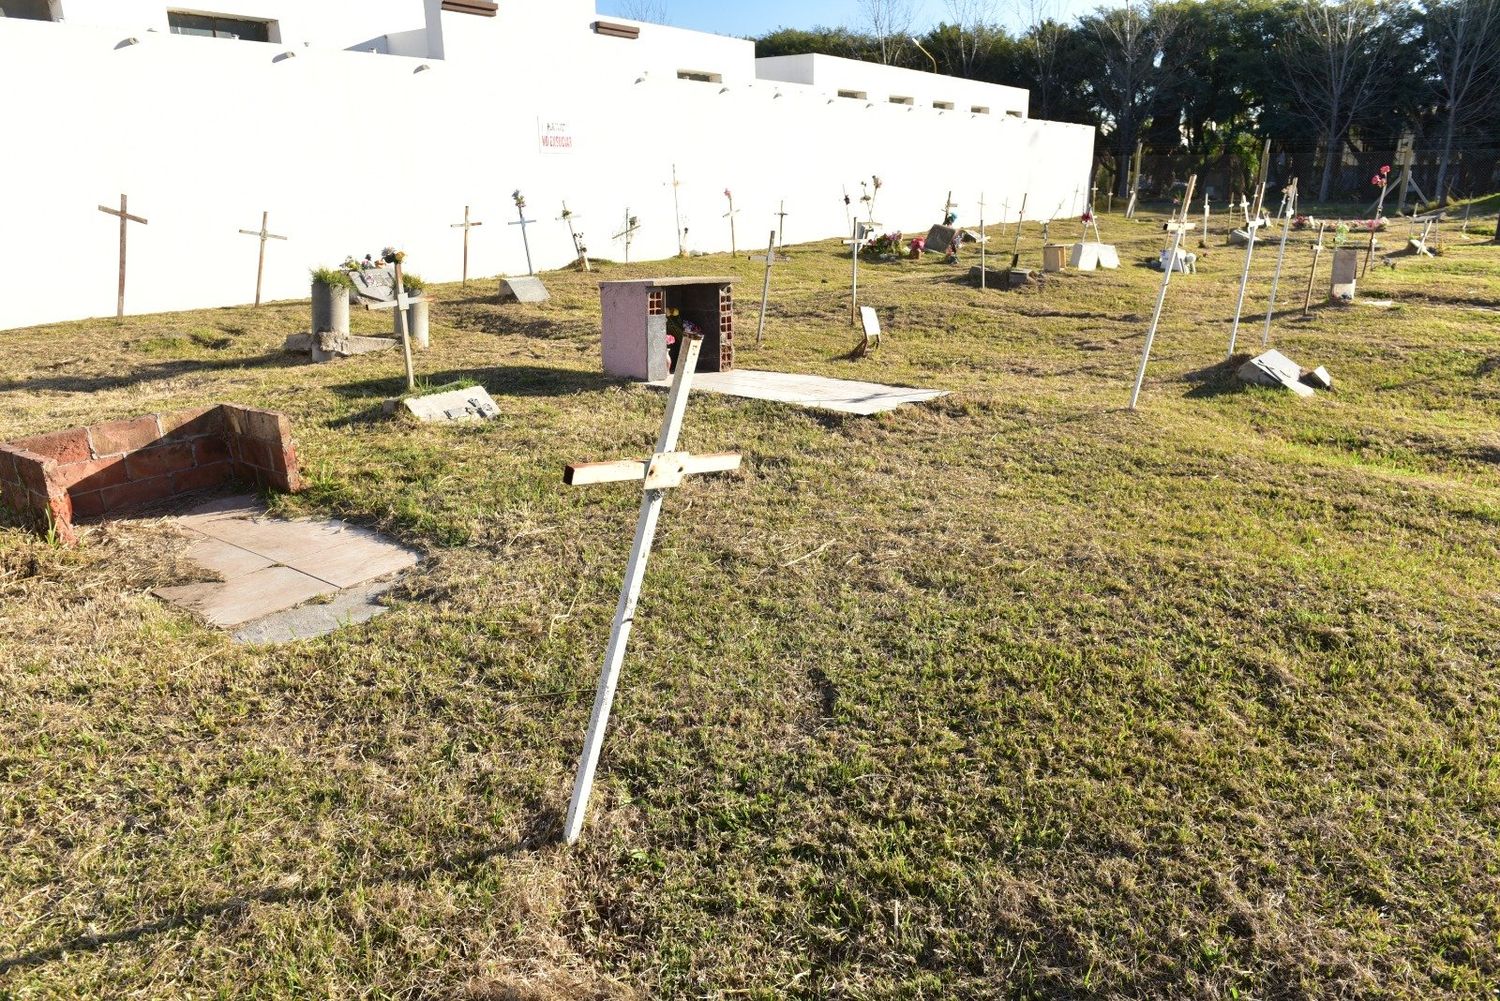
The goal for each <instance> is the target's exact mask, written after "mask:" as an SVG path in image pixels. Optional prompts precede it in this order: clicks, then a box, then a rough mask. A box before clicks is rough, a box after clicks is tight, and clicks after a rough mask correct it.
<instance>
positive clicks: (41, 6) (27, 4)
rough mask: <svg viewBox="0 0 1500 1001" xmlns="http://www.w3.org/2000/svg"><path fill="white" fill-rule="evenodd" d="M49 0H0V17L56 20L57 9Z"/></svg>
mask: <svg viewBox="0 0 1500 1001" xmlns="http://www.w3.org/2000/svg"><path fill="white" fill-rule="evenodd" d="M54 6H55V5H54V4H52V3H51V2H50V0H0V17H19V18H21V19H23V20H26V21H56V20H57V11H56V10H54V9H53V8H54Z"/></svg>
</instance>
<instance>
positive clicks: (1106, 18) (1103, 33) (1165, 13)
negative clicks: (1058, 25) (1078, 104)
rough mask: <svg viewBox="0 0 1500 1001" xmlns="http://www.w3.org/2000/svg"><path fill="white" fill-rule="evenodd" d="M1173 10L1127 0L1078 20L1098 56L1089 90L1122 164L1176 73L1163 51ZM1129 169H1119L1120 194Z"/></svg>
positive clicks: (1151, 2)
mask: <svg viewBox="0 0 1500 1001" xmlns="http://www.w3.org/2000/svg"><path fill="white" fill-rule="evenodd" d="M1175 13H1176V12H1175V10H1174V9H1173V8H1171V7H1168V6H1166V5H1164V4H1161V3H1158V2H1156V0H1126V2H1125V4H1124V6H1121V7H1113V8H1105V7H1101V8H1099V9H1098V10H1096V11H1095V12H1094V13H1092V14H1090V15H1088V16H1087V17H1084V18H1081V19H1080V21H1079V24H1080V27H1081V28H1082V30H1083V31H1084V32H1086V33H1087V34H1088V35H1089V38H1090V41H1091V43H1092V45H1093V48H1094V52H1095V57H1096V59H1095V64H1094V66H1093V67H1091V69H1092V71H1093V72H1092V77H1093V79H1091V80H1090V81H1089V83H1090V89H1091V90H1092V93H1093V99H1094V102H1095V104H1096V105H1097V106H1098V108H1099V111H1100V113H1101V118H1102V119H1103V120H1104V121H1106V122H1107V123H1109V125H1110V136H1111V138H1112V139H1113V140H1114V147H1115V153H1116V156H1117V157H1118V158H1119V160H1118V162H1119V163H1120V164H1123V163H1125V162H1126V161H1127V160H1128V158H1129V157H1130V155H1131V153H1132V152H1133V151H1134V149H1135V144H1136V139H1137V137H1138V136H1139V135H1140V134H1141V132H1142V131H1143V130H1144V129H1145V127H1146V124H1147V122H1148V120H1149V119H1150V115H1151V111H1152V109H1153V107H1154V106H1155V103H1156V94H1157V90H1158V89H1159V88H1160V87H1161V85H1162V82H1163V81H1164V80H1166V79H1168V78H1169V77H1170V76H1171V75H1172V73H1173V70H1172V69H1171V68H1170V64H1169V63H1167V62H1166V60H1165V58H1164V55H1165V52H1164V49H1165V46H1166V42H1167V40H1168V39H1169V38H1170V37H1171V36H1172V33H1173V30H1174V27H1175V23H1176V16H1175ZM1127 173H1128V172H1127V171H1124V170H1120V171H1117V176H1118V178H1119V184H1120V191H1119V193H1120V195H1121V197H1124V196H1125V195H1126V194H1127V193H1128V192H1127V190H1126V174H1127Z"/></svg>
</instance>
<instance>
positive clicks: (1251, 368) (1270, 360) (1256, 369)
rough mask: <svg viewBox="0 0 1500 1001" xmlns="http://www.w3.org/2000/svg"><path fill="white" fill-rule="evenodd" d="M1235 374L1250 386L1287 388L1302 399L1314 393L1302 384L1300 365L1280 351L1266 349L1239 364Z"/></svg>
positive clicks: (1309, 387)
mask: <svg viewBox="0 0 1500 1001" xmlns="http://www.w3.org/2000/svg"><path fill="white" fill-rule="evenodd" d="M1237 375H1238V376H1239V379H1240V381H1241V382H1248V383H1249V384H1250V385H1252V386H1273V387H1280V388H1282V389H1289V390H1291V391H1292V392H1294V393H1296V394H1297V395H1298V396H1300V397H1302V398H1304V399H1306V398H1307V397H1310V396H1312V395H1314V394H1313V388H1312V387H1311V386H1305V385H1303V384H1302V367H1301V366H1300V365H1298V364H1297V363H1296V362H1294V361H1292V360H1291V359H1290V358H1288V357H1287V356H1286V355H1284V354H1282V353H1281V352H1280V351H1267V352H1266V353H1265V354H1263V355H1259V356H1258V357H1255V358H1252V359H1250V360H1249V361H1247V362H1245V364H1243V365H1241V366H1240V370H1239V372H1238V373H1237Z"/></svg>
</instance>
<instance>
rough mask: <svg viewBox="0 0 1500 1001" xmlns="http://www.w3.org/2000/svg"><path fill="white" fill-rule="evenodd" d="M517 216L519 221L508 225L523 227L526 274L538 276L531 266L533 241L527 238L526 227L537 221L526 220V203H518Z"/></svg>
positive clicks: (522, 239)
mask: <svg viewBox="0 0 1500 1001" xmlns="http://www.w3.org/2000/svg"><path fill="white" fill-rule="evenodd" d="M516 215H517V216H518V217H519V221H517V222H513V223H508V224H507V225H510V226H520V227H521V245H522V246H524V247H525V248H526V273H527V274H528V275H534V274H536V269H535V268H533V267H532V266H531V240H529V239H528V238H527V236H526V227H527V226H530V225H531V224H532V223H534V222H536V220H535V219H528V218H526V205H525V203H524V202H518V203H517V205H516Z"/></svg>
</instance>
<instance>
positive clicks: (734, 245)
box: [720, 188, 740, 257]
mask: <svg viewBox="0 0 1500 1001" xmlns="http://www.w3.org/2000/svg"><path fill="white" fill-rule="evenodd" d="M724 197H725V198H727V199H729V211H728V212H725V213H724V214H723V215H722V216H720V218H721V219H728V220H729V253H730V254H731V255H732V256H734V257H738V256H740V246H739V243H738V242H736V240H735V238H734V217H735V216H737V215H739V213H738V212H736V211H735V210H734V195H733V194H732V193H731V192H730V190H729V189H728V188H725V189H724Z"/></svg>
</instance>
